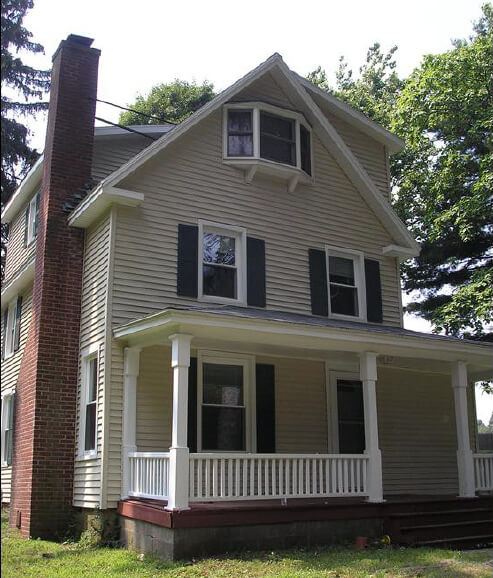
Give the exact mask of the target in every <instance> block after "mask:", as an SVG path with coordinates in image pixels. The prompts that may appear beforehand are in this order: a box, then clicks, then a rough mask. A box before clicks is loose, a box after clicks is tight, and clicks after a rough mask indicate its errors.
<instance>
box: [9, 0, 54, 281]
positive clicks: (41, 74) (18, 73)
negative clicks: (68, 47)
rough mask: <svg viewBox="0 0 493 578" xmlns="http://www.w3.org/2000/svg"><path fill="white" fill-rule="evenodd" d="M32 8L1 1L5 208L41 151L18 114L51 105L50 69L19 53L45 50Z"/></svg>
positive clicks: (25, 1) (20, 1)
mask: <svg viewBox="0 0 493 578" xmlns="http://www.w3.org/2000/svg"><path fill="white" fill-rule="evenodd" d="M32 7H33V2H32V0H2V12H1V34H2V40H1V50H2V53H1V54H2V97H1V99H2V123H1V126H2V129H1V147H2V171H1V204H2V208H3V206H4V204H5V203H6V202H7V201H8V200H9V198H10V197H11V196H12V194H13V192H14V191H15V189H16V188H17V185H18V182H19V178H20V177H21V176H22V175H23V174H25V173H26V172H27V171H28V170H29V168H30V167H31V166H32V164H33V163H34V161H35V160H36V159H37V157H38V153H37V152H36V151H35V150H33V149H32V148H31V147H30V146H29V130H28V128H27V127H26V126H25V125H24V124H23V123H22V122H20V121H19V117H21V116H25V115H30V114H34V113H36V112H38V111H40V110H44V109H46V108H47V106H48V103H46V102H42V101H41V100H40V99H41V98H42V97H43V94H44V93H45V92H46V91H47V90H48V88H49V78H50V73H49V71H45V70H37V69H35V68H32V67H31V66H27V65H26V64H24V63H23V62H22V60H21V58H20V57H19V55H18V53H19V51H21V50H22V51H27V52H32V53H39V52H43V47H42V46H41V45H40V44H37V43H35V42H32V41H31V38H32V34H31V33H30V32H29V31H28V30H26V29H25V28H24V27H23V25H22V22H23V19H24V16H25V14H26V12H27V11H28V10H30V9H31V8H32ZM6 89H7V90H10V92H11V93H12V94H13V95H19V96H20V98H21V100H14V99H13V98H11V97H9V96H7V93H6ZM33 99H35V100H34V101H33ZM6 234H7V231H6V228H4V227H3V226H2V278H3V262H4V256H5V243H6Z"/></svg>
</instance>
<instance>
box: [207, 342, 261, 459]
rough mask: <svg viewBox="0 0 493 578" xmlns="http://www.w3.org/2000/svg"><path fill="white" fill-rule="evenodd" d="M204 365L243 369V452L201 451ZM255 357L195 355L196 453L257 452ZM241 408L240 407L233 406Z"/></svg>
mask: <svg viewBox="0 0 493 578" xmlns="http://www.w3.org/2000/svg"><path fill="white" fill-rule="evenodd" d="M204 363H214V364H218V365H241V366H242V367H243V407H244V408H245V450H244V451H241V450H239V451H231V452H229V451H224V450H203V449H202V403H203V391H204V378H203V376H204V371H203V364H204ZM254 384H255V356H254V355H244V354H236V353H225V352H218V351H199V352H198V353H197V452H205V453H218V454H223V453H255V452H256V451H257V428H256V423H257V421H256V420H257V415H256V413H257V412H256V395H255V387H254ZM235 407H241V406H235Z"/></svg>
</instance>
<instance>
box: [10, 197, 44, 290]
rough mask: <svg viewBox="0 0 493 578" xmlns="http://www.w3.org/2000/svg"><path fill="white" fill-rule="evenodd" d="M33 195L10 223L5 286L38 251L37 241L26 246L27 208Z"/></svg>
mask: <svg viewBox="0 0 493 578" xmlns="http://www.w3.org/2000/svg"><path fill="white" fill-rule="evenodd" d="M33 197H34V194H33V195H32V196H31V197H30V198H29V201H28V202H27V203H26V204H25V205H24V206H23V207H22V209H21V210H20V211H19V213H18V214H17V215H16V217H15V218H14V219H13V220H12V222H11V223H10V225H9V237H8V240H7V254H6V258H5V279H4V282H3V285H4V287H5V286H6V285H7V284H8V283H9V281H10V280H11V279H13V278H14V277H16V275H17V274H18V273H19V272H20V271H21V270H22V269H23V267H24V266H25V265H26V264H27V263H28V262H29V261H31V259H32V258H33V257H34V254H35V252H36V241H34V242H32V243H31V244H30V245H29V246H28V247H24V228H25V222H26V208H27V206H28V205H29V203H30V202H31V200H32V198H33Z"/></svg>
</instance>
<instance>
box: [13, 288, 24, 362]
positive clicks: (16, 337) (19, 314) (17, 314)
mask: <svg viewBox="0 0 493 578" xmlns="http://www.w3.org/2000/svg"><path fill="white" fill-rule="evenodd" d="M21 317H22V297H21V296H19V297H17V307H16V309H15V326H14V351H17V350H18V349H19V347H20V344H21Z"/></svg>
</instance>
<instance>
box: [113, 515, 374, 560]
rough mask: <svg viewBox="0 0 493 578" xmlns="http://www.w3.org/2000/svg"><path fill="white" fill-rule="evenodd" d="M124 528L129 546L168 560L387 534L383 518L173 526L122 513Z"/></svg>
mask: <svg viewBox="0 0 493 578" xmlns="http://www.w3.org/2000/svg"><path fill="white" fill-rule="evenodd" d="M120 527H121V540H122V543H123V544H124V546H125V547H126V548H129V549H130V550H137V551H139V552H147V553H152V554H154V555H156V556H159V557H160V558H163V559H164V560H182V559H187V558H192V557H196V556H206V555H209V554H220V553H224V552H234V551H242V550H267V549H274V548H275V549H289V548H295V547H296V548H300V547H312V546H328V545H332V544H338V543H341V542H344V541H347V540H350V541H354V538H355V537H356V536H369V537H371V536H381V535H382V533H383V521H382V519H379V518H367V519H361V520H326V521H311V522H291V523H288V524H262V525H253V526H222V527H215V528H175V529H172V528H164V527H162V526H156V525H154V524H151V523H149V522H143V521H142V520H132V519H130V518H125V517H123V516H120Z"/></svg>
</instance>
